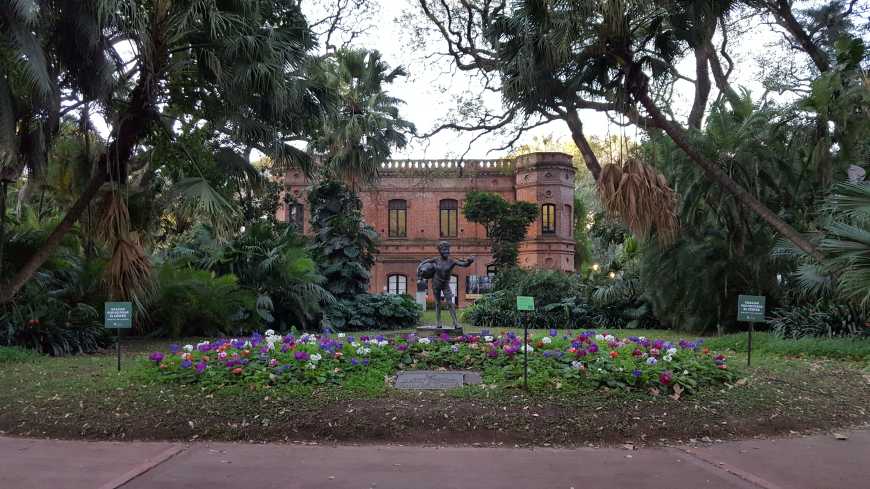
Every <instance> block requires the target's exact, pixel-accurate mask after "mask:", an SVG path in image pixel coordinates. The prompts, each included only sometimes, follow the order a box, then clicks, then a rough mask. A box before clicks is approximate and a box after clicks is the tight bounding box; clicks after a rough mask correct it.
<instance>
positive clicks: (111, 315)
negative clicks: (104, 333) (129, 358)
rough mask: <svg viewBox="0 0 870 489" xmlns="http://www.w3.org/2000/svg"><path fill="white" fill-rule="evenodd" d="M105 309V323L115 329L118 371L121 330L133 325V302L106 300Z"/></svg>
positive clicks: (119, 369)
mask: <svg viewBox="0 0 870 489" xmlns="http://www.w3.org/2000/svg"><path fill="white" fill-rule="evenodd" d="M103 311H104V313H105V314H104V316H105V319H104V325H105V327H106V328H110V329H114V330H115V333H116V335H117V337H116V338H115V349H116V350H117V352H118V372H120V371H121V330H122V329H130V328H132V327H133V303H132V302H106V304H105V308H104V309H103Z"/></svg>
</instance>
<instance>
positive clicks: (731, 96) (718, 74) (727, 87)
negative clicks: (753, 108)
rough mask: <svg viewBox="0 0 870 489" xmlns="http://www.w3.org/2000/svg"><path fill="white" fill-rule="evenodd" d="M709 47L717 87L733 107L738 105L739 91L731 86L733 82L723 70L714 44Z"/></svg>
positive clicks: (711, 67) (711, 68)
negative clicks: (729, 80)
mask: <svg viewBox="0 0 870 489" xmlns="http://www.w3.org/2000/svg"><path fill="white" fill-rule="evenodd" d="M707 49H708V52H709V53H710V59H709V61H710V71H712V72H713V80H715V81H716V88H718V89H719V91H720V92H721V93H722V95H723V96H724V97H725V99H726V100H728V102H730V103H731V105H732V106H733V107H736V106H737V104H739V103H740V96H739V95H737V92H736V91H734V89H733V88H731V84H730V83H729V82H728V77H727V76H726V75H725V71H724V70H722V62H721V61H720V60H719V56H718V55H717V54H716V51H715V50H714V48H713V45H712V44H709V45H708V46H707Z"/></svg>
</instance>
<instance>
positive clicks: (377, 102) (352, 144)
mask: <svg viewBox="0 0 870 489" xmlns="http://www.w3.org/2000/svg"><path fill="white" fill-rule="evenodd" d="M318 75H319V77H320V81H321V82H322V84H323V85H325V86H328V87H330V88H332V89H333V90H334V91H335V93H336V94H337V96H338V110H337V112H336V113H335V114H333V115H332V116H331V117H329V118H328V119H327V121H326V123H325V124H324V126H323V128H322V132H321V135H320V137H318V138H317V139H315V141H314V145H313V149H314V150H315V151H316V152H318V153H321V154H323V155H324V170H325V173H326V174H327V175H330V176H332V177H336V178H338V179H340V180H343V181H347V182H349V183H351V186H352V188H353V187H355V184H356V182H357V181H358V180H359V181H363V182H368V181H371V180H372V179H374V178H376V177H377V174H378V168H380V165H381V163H383V162H384V161H386V160H387V158H389V157H390V153H391V151H392V149H393V148H402V147H404V146H405V145H406V144H407V138H406V136H405V134H406V133H409V132H413V131H414V125H413V124H411V123H410V122H408V121H406V120H404V119H402V117H401V116H400V115H399V105H400V104H402V101H401V100H399V99H397V98H395V97H391V96H390V95H389V94H387V92H385V91H384V85H385V84H389V83H393V82H394V81H395V80H396V79H397V78H399V77H401V76H407V72H406V71H405V69H404V68H402V67H398V68H393V69H390V67H389V65H387V63H385V62H384V61H383V60H382V59H381V54H380V53H379V52H378V51H367V50H363V49H340V50H338V51H337V52H336V53H335V54H334V56H328V57H326V58H324V59H323V60H322V61H321V63H320V66H319V70H318Z"/></svg>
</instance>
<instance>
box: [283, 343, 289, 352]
mask: <svg viewBox="0 0 870 489" xmlns="http://www.w3.org/2000/svg"><path fill="white" fill-rule="evenodd" d="M289 350H290V345H288V344H287V343H284V344H283V345H281V353H287V351H289Z"/></svg>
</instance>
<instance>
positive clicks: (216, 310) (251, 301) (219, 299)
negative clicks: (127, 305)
mask: <svg viewBox="0 0 870 489" xmlns="http://www.w3.org/2000/svg"><path fill="white" fill-rule="evenodd" d="M157 281H158V287H157V292H156V295H155V296H154V298H153V299H152V301H151V302H150V303H149V306H148V315H147V317H146V318H145V319H146V321H143V324H144V326H143V330H144V331H145V332H146V333H149V334H153V335H159V336H173V337H180V336H204V335H218V334H241V333H244V332H249V331H250V330H251V328H253V327H255V326H256V325H257V324H258V319H259V316H257V315H256V314H254V312H253V311H254V310H255V308H256V295H255V294H254V293H253V292H251V291H248V290H245V289H243V288H241V287H240V286H239V284H238V280H237V279H236V276H235V275H231V274H227V275H221V276H217V275H215V274H214V273H212V272H208V271H205V270H195V269H191V268H187V267H178V266H175V265H172V264H165V265H163V266H161V267H160V269H159V271H158V273H157Z"/></svg>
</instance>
